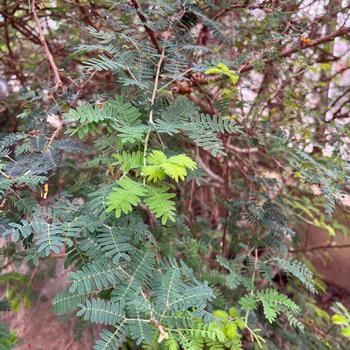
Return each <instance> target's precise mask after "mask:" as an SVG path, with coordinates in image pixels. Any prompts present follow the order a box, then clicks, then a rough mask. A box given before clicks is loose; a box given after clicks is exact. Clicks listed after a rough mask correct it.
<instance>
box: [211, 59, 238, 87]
mask: <svg viewBox="0 0 350 350" xmlns="http://www.w3.org/2000/svg"><path fill="white" fill-rule="evenodd" d="M204 74H206V75H211V74H222V75H226V76H227V77H228V78H229V79H230V81H231V83H232V84H233V85H235V84H237V82H238V80H239V76H238V75H237V74H236V73H235V72H234V71H233V70H231V69H230V68H228V67H227V66H226V64H224V63H218V64H217V65H216V67H215V68H209V69H207V70H206V71H205V72H204Z"/></svg>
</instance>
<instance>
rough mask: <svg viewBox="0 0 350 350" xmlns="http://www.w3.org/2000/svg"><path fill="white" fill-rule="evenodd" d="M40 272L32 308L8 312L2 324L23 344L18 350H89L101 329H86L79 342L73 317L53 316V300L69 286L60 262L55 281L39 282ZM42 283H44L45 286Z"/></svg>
mask: <svg viewBox="0 0 350 350" xmlns="http://www.w3.org/2000/svg"><path fill="white" fill-rule="evenodd" d="M43 273H45V272H43V271H38V273H37V274H36V277H35V278H34V279H33V283H32V288H33V289H34V292H35V300H34V301H33V305H32V307H31V308H25V307H21V309H20V311H19V312H17V313H16V312H8V313H6V314H5V317H3V319H2V321H4V322H6V323H7V324H9V326H10V329H11V330H13V331H15V332H16V333H17V335H18V336H19V338H20V342H19V343H18V345H17V346H16V347H15V350H90V349H92V344H93V343H94V339H96V338H98V334H99V331H100V329H98V328H97V327H95V328H91V327H88V326H85V327H83V328H82V332H81V336H80V337H79V339H77V336H76V334H74V333H78V331H77V327H76V326H77V324H76V322H75V320H74V317H69V318H66V317H65V318H63V317H58V316H56V315H55V314H53V313H52V312H51V310H50V309H51V300H52V299H53V297H54V296H55V295H56V293H57V292H58V291H60V290H61V289H62V288H63V287H64V286H65V285H66V275H65V273H64V269H63V264H62V262H59V263H58V264H57V265H56V268H55V274H53V275H52V278H50V279H47V277H46V278H45V279H43V278H40V274H43ZM42 281H45V282H44V283H43V282H42Z"/></svg>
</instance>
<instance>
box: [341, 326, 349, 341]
mask: <svg viewBox="0 0 350 350" xmlns="http://www.w3.org/2000/svg"><path fill="white" fill-rule="evenodd" d="M341 334H342V335H343V336H344V337H347V338H350V326H348V327H345V328H343V329H342V330H341Z"/></svg>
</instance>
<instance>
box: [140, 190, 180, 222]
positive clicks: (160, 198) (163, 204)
mask: <svg viewBox="0 0 350 350" xmlns="http://www.w3.org/2000/svg"><path fill="white" fill-rule="evenodd" d="M168 190H169V187H167V186H163V187H149V190H148V196H147V198H145V200H144V202H145V204H146V205H147V206H148V207H149V209H150V210H151V212H152V213H153V214H154V215H155V216H156V218H157V219H158V218H161V219H162V224H163V225H165V224H166V223H167V221H168V220H170V221H173V222H175V210H176V209H175V202H174V201H172V200H171V198H174V197H175V194H174V193H167V192H166V191H168Z"/></svg>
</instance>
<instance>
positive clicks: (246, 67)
mask: <svg viewBox="0 0 350 350" xmlns="http://www.w3.org/2000/svg"><path fill="white" fill-rule="evenodd" d="M349 33H350V27H346V28H344V27H343V28H339V29H338V30H336V31H334V32H333V33H330V34H327V35H324V36H323V37H321V38H319V39H318V40H313V41H312V42H311V43H310V44H307V45H305V44H303V45H302V46H298V47H294V48H290V49H286V50H284V51H283V52H282V53H281V55H280V56H279V58H287V57H290V56H292V55H293V53H296V52H299V51H302V50H305V49H308V48H310V47H315V46H318V45H321V44H325V43H328V42H330V41H333V40H334V39H335V38H337V37H339V36H344V35H347V34H349ZM274 61H275V60H274V59H273V60H269V61H268V62H266V63H271V62H274ZM252 69H253V65H252V64H251V63H246V64H244V65H243V66H241V68H240V69H239V70H238V71H239V73H243V72H247V71H250V70H252Z"/></svg>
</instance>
